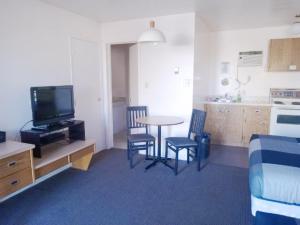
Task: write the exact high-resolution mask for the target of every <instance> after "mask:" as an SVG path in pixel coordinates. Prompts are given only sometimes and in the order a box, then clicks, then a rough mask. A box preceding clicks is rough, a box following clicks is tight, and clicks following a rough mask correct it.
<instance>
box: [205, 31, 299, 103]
mask: <svg viewBox="0 0 300 225" xmlns="http://www.w3.org/2000/svg"><path fill="white" fill-rule="evenodd" d="M289 28H290V27H288V26H283V27H267V28H260V29H247V30H233V31H222V32H215V33H212V34H211V39H212V45H211V46H212V60H213V64H212V73H211V78H210V79H209V81H208V84H209V91H208V94H209V95H218V94H224V93H225V92H226V91H229V92H231V93H232V94H236V92H235V91H232V90H233V89H234V87H233V86H234V85H233V86H232V87H230V88H224V87H222V86H221V85H220V79H221V74H220V64H221V62H230V64H231V67H230V71H231V74H232V76H233V77H234V76H235V75H236V72H237V60H238V52H239V51H251V50H255V51H256V50H257V51H261V50H262V51H263V53H264V57H263V66H261V67H253V68H239V75H240V77H241V79H242V80H243V81H245V80H247V76H251V82H250V83H249V84H248V85H246V86H243V87H242V88H241V91H242V94H243V95H244V96H245V97H246V98H251V97H255V96H259V97H261V96H265V97H266V98H267V97H268V96H269V90H270V88H300V72H272V73H271V72H267V63H268V62H267V59H268V47H269V40H270V39H276V38H287V37H293V36H291V35H290V34H289Z"/></svg>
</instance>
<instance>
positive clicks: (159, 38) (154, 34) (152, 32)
mask: <svg viewBox="0 0 300 225" xmlns="http://www.w3.org/2000/svg"><path fill="white" fill-rule="evenodd" d="M138 42H166V37H165V35H164V34H163V33H162V32H161V31H160V30H157V29H155V28H150V29H149V30H147V31H145V32H144V33H142V35H141V36H140V37H139V40H138Z"/></svg>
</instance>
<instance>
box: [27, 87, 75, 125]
mask: <svg viewBox="0 0 300 225" xmlns="http://www.w3.org/2000/svg"><path fill="white" fill-rule="evenodd" d="M30 94H31V108H32V118H33V125H34V126H42V125H47V126H51V125H54V124H57V123H59V122H61V121H64V120H68V119H72V118H74V114H75V110H74V95H73V86H71V85H66V86H48V87H31V88H30Z"/></svg>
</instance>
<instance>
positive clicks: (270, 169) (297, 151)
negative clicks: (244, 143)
mask: <svg viewBox="0 0 300 225" xmlns="http://www.w3.org/2000/svg"><path fill="white" fill-rule="evenodd" d="M249 158H250V163H249V184H250V191H251V195H253V196H254V197H256V198H259V199H264V200H270V201H274V202H279V203H285V204H294V205H300V139H299V138H290V137H282V136H271V135H253V136H252V138H251V141H250V146H249Z"/></svg>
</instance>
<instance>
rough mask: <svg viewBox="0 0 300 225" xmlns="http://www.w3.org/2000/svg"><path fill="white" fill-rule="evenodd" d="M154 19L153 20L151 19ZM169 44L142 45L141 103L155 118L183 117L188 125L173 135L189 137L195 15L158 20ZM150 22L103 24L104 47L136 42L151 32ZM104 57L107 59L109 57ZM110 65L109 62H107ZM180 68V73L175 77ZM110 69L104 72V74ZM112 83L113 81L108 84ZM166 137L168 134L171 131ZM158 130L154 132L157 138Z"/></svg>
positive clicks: (140, 57)
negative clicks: (149, 29)
mask: <svg viewBox="0 0 300 225" xmlns="http://www.w3.org/2000/svg"><path fill="white" fill-rule="evenodd" d="M151 19H153V18H151ZM154 20H155V21H156V25H157V28H158V29H160V30H162V31H163V33H164V34H165V36H166V38H167V43H164V44H160V45H158V46H153V45H151V44H150V45H149V44H139V45H138V46H139V57H138V58H139V78H140V79H139V95H140V96H139V103H140V104H141V105H148V106H149V111H150V114H151V115H173V116H179V117H183V118H184V119H185V120H186V123H185V124H184V125H180V126H174V127H173V129H172V132H169V134H170V135H187V127H188V120H189V118H190V115H191V110H192V100H193V97H192V96H193V85H192V82H193V81H192V80H193V66H194V30H195V14H194V13H188V14H180V15H172V16H163V17H157V18H154ZM149 21H150V19H148V18H145V19H138V20H128V21H121V22H113V23H104V24H102V32H101V33H102V40H103V43H104V47H107V45H108V44H111V43H128V42H129V43H132V42H136V40H137V39H138V37H139V35H140V34H141V33H142V32H144V31H145V30H146V29H147V28H148V26H149V25H148V24H149ZM107 54H108V53H107V52H105V53H104V59H105V58H106V57H107V56H108V55H107ZM104 64H106V61H105V62H104ZM176 67H178V68H179V71H180V73H179V74H178V75H175V74H174V69H175V68H176ZM107 72H108V73H109V68H104V74H106V73H107ZM108 82H109V80H108ZM163 130H164V135H165V136H166V135H168V134H167V132H166V131H167V129H166V128H165V129H163ZM155 132H156V128H153V129H152V133H154V134H155Z"/></svg>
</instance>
